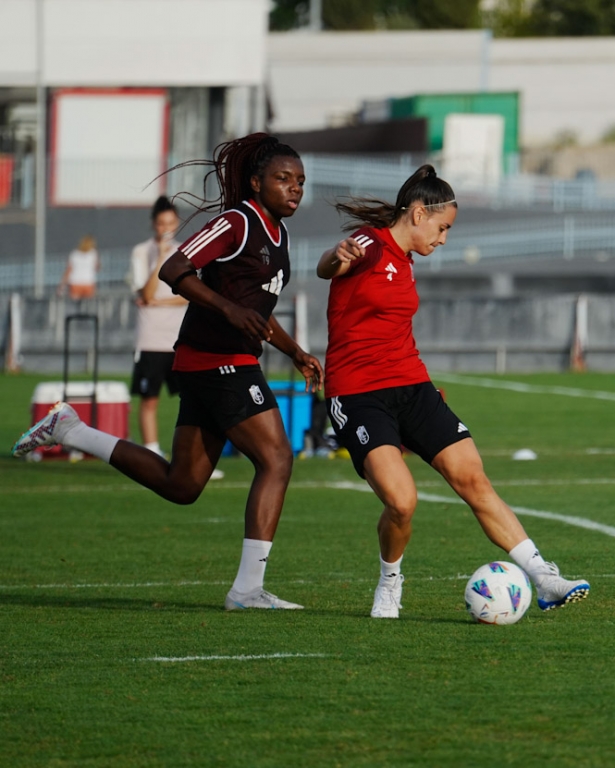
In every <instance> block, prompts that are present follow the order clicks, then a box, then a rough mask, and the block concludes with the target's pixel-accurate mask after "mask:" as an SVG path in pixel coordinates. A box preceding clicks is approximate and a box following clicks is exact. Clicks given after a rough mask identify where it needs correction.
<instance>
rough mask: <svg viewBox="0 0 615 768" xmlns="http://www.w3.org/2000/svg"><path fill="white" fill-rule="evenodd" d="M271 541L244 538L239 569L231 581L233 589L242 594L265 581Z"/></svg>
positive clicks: (256, 587)
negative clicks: (233, 580) (232, 581)
mask: <svg viewBox="0 0 615 768" xmlns="http://www.w3.org/2000/svg"><path fill="white" fill-rule="evenodd" d="M272 544H273V542H271V541H259V540H258V539H244V540H243V549H242V551H241V561H240V563H239V570H238V571H237V576H236V577H235V582H234V583H233V589H235V590H237V592H239V593H240V594H242V595H245V594H246V592H252V590H254V589H258V588H259V587H262V586H263V584H264V582H265V568H267V558H268V557H269V552H270V551H271V546H272Z"/></svg>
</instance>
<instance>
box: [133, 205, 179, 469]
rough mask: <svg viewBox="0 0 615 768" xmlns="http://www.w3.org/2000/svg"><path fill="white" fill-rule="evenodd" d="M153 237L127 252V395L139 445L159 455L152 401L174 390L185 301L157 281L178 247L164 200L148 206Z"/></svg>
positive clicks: (173, 213) (172, 212)
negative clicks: (130, 361) (133, 310)
mask: <svg viewBox="0 0 615 768" xmlns="http://www.w3.org/2000/svg"><path fill="white" fill-rule="evenodd" d="M151 218H152V228H153V230H154V236H153V237H151V238H150V239H149V240H146V241H145V242H144V243H139V245H136V246H135V247H134V249H133V251H132V261H131V273H132V290H133V292H134V293H135V296H136V299H135V300H136V304H137V338H136V345H135V364H134V368H133V375H132V385H131V393H132V394H133V395H138V396H139V397H140V398H141V402H140V405H139V428H140V430H141V437H142V440H143V444H144V445H145V447H146V448H149V449H150V450H151V451H155V452H156V453H158V454H160V455H163V452H162V450H161V448H160V444H159V441H158V403H159V400H160V390H161V389H162V385H163V384H165V383H166V385H167V389H168V391H169V393H170V394H172V395H173V394H176V393H177V391H178V386H177V381H176V378H177V377H176V375H175V373H174V372H173V370H172V368H173V360H174V357H175V353H174V350H173V345H174V344H175V342H176V340H177V335H178V333H179V327H180V325H181V324H182V320H183V319H184V314H185V312H186V307H187V305H188V302H187V301H186V300H185V299H184V298H182V297H181V296H177V295H175V294H173V292H172V291H171V289H170V288H169V286H168V285H167V284H166V283H164V282H162V281H161V280H160V279H159V278H158V273H159V272H160V268H161V267H162V265H163V264H164V262H165V261H166V260H167V259H168V258H169V256H171V255H172V254H173V253H175V251H176V250H177V249H178V248H179V245H180V244H179V243H178V242H177V241H175V240H174V239H173V235H174V234H175V231H176V230H177V228H178V226H179V216H178V215H177V209H176V208H175V206H174V205H173V203H172V202H171V201H170V200H169V199H168V198H167V197H165V196H161V197H159V198H158V200H156V202H155V203H154V206H153V208H152V214H151Z"/></svg>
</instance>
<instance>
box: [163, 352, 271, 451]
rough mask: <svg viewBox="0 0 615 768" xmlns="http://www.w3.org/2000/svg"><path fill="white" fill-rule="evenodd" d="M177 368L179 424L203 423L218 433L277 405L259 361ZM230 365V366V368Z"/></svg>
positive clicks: (194, 424)
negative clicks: (207, 368) (201, 368)
mask: <svg viewBox="0 0 615 768" xmlns="http://www.w3.org/2000/svg"><path fill="white" fill-rule="evenodd" d="M224 368H225V369H226V371H225V370H222V369H220V368H216V369H214V370H211V371H186V372H184V371H178V376H179V397H180V404H179V414H178V416H177V425H176V426H178V427H201V428H203V429H206V430H207V431H208V432H212V433H213V434H215V435H218V436H219V437H224V436H225V435H226V431H227V430H228V429H230V428H231V427H234V426H235V425H236V424H239V423H241V422H242V421H245V420H246V419H249V418H250V417H251V416H256V414H257V413H263V412H264V411H270V410H271V409H272V408H277V407H278V401H277V400H276V399H275V395H274V394H273V392H272V391H271V389H270V388H269V385H268V384H267V381H266V379H265V377H264V376H263V372H262V370H261V367H260V365H242V366H238V367H235V366H224ZM228 369H231V370H228Z"/></svg>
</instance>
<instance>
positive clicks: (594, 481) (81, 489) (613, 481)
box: [2, 448, 615, 523]
mask: <svg viewBox="0 0 615 768" xmlns="http://www.w3.org/2000/svg"><path fill="white" fill-rule="evenodd" d="M584 453H592V454H598V453H605V454H611V453H614V454H615V449H613V451H610V450H600V449H598V448H595V449H594V448H590V449H588V450H587V451H586V452H584ZM506 455H508V452H507V454H506ZM491 483H492V484H493V485H498V486H502V487H504V486H506V487H513V486H518V487H523V486H524V485H527V486H538V487H539V486H541V485H615V477H586V478H584V477H577V478H574V477H571V478H558V479H555V478H545V479H540V478H528V479H526V480H523V479H521V480H494V479H493V478H491ZM250 485H251V483H249V482H236V483H232V482H227V481H225V480H222V481H216V482H215V483H211V484H208V485H207V491H208V492H211V491H228V490H245V489H247V488H250ZM356 485H357V483H356V482H352V481H348V483H347V484H345V481H338V482H332V483H327V482H324V483H323V482H321V481H319V482H309V481H306V482H293V481H291V484H290V488H289V490H291V491H292V490H294V489H299V490H301V489H310V488H338V489H339V488H341V489H342V490H350V491H353V490H363V489H362V488H361V489H359V488H357V487H355V486H356ZM421 485H422V486H423V487H426V488H438V487H442V480H422V481H421ZM146 490H147V488H144V487H143V486H142V485H139V484H138V483H128V484H121V485H112V484H110V485H98V486H96V485H40V486H27V487H17V488H15V487H14V488H3V489H2V494H3V495H4V494H9V493H10V494H15V495H17V496H20V495H24V494H31V493H42V494H50V493H66V494H70V493H74V494H79V493H86V494H91V493H104V492H107V493H117V492H122V493H124V492H126V491H138V492H139V493H140V492H142V491H146ZM365 490H369V488H367V487H366V488H365ZM201 522H207V523H217V522H227V520H225V519H224V518H217V517H210V518H206V519H205V520H202V521H201Z"/></svg>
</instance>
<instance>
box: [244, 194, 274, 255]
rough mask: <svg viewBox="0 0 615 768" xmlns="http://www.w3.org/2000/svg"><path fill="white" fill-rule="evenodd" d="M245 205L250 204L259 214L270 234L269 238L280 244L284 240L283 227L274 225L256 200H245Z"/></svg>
mask: <svg viewBox="0 0 615 768" xmlns="http://www.w3.org/2000/svg"><path fill="white" fill-rule="evenodd" d="M243 202H244V204H245V205H248V206H249V207H250V208H252V210H253V211H254V213H255V214H256V215H257V216H258V218H259V219H260V220H261V222H262V224H263V227H264V228H265V231H266V232H267V234H268V235H269V239H270V240H271V242H272V243H273V244H274V245H276V246H277V245H280V243H281V242H282V227H281V226H280V227H276V226H274V225H273V224H272V223H271V221H269V218H268V217H267V216H266V215H265V212H264V211H263V209H262V208H261V207H260V205H259V204H258V203H257V202H256V200H252V199H250V200H244V201H243Z"/></svg>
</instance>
